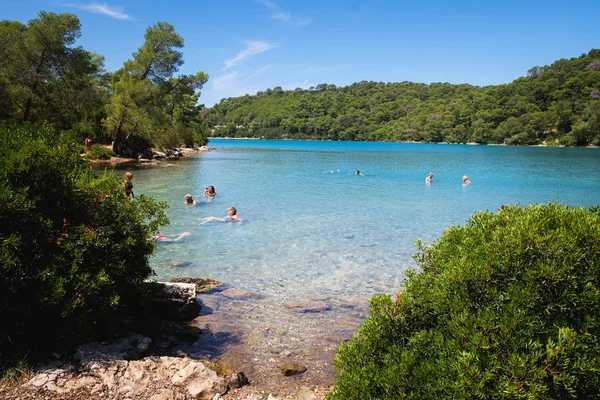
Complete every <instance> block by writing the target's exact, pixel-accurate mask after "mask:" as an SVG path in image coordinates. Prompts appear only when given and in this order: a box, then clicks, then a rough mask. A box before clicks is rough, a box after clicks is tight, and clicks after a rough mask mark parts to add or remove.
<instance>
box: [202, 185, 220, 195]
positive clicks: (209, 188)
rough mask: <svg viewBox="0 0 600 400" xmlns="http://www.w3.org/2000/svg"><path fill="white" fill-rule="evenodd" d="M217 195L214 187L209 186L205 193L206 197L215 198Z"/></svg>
mask: <svg viewBox="0 0 600 400" xmlns="http://www.w3.org/2000/svg"><path fill="white" fill-rule="evenodd" d="M216 195H217V192H215V187H214V186H209V187H207V188H206V190H205V191H204V197H215V196H216Z"/></svg>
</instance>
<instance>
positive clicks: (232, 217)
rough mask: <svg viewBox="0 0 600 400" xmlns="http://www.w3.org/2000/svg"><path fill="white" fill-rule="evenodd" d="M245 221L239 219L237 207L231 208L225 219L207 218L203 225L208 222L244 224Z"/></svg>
mask: <svg viewBox="0 0 600 400" xmlns="http://www.w3.org/2000/svg"><path fill="white" fill-rule="evenodd" d="M242 221H243V219H241V218H240V217H238V215H237V210H236V208H235V207H229V208H228V209H227V216H226V217H225V218H219V217H206V218H204V219H203V220H202V222H201V224H206V223H207V222H242Z"/></svg>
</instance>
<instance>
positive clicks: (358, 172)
mask: <svg viewBox="0 0 600 400" xmlns="http://www.w3.org/2000/svg"><path fill="white" fill-rule="evenodd" d="M354 174H355V175H359V176H364V175H363V174H361V173H360V171H359V170H356V172H355V173H354Z"/></svg>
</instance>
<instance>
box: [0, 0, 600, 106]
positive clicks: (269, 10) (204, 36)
mask: <svg viewBox="0 0 600 400" xmlns="http://www.w3.org/2000/svg"><path fill="white" fill-rule="evenodd" d="M39 11H48V12H55V13H63V12H68V13H72V14H75V15H77V16H78V17H79V19H80V21H81V25H82V29H81V37H80V38H79V39H78V41H77V45H80V46H82V47H83V48H84V49H85V50H87V51H93V52H96V53H99V54H101V55H103V56H104V57H105V66H106V69H107V70H108V71H116V70H118V69H119V68H121V67H122V66H123V63H124V62H125V61H127V60H128V59H131V58H132V54H133V53H134V52H135V51H137V49H138V48H139V47H140V46H142V44H143V43H144V33H145V31H146V29H147V28H148V27H150V26H152V25H154V24H156V23H157V22H162V21H164V22H168V23H170V24H172V25H173V26H174V27H175V31H176V32H177V33H178V34H180V35H181V36H182V37H183V39H184V42H185V47H184V48H183V49H182V52H183V59H184V61H185V64H184V65H183V66H182V67H181V68H180V70H179V71H178V74H193V73H196V72H198V71H203V72H205V73H207V74H208V75H209V80H208V82H207V83H206V84H205V85H204V87H203V88H202V94H201V98H200V101H199V102H200V103H202V104H205V105H206V106H207V107H212V106H213V105H214V104H215V103H218V102H220V101H221V99H223V98H228V97H236V96H241V95H245V94H251V95H253V94H256V92H258V91H264V90H266V89H267V88H271V89H272V88H274V87H276V86H281V87H282V88H283V89H285V90H292V89H295V88H297V87H300V88H303V89H308V88H309V87H311V86H316V85H318V84H320V83H327V84H335V85H337V86H346V85H350V84H352V83H354V82H359V81H363V80H367V81H376V82H402V81H411V82H424V83H431V82H449V83H453V84H459V83H469V84H472V85H478V86H486V85H496V84H503V83H510V82H512V81H513V80H514V79H516V78H518V77H520V76H524V75H526V73H527V70H529V69H530V68H532V67H534V66H542V65H548V64H551V63H552V62H554V61H556V60H558V59H561V58H567V59H568V58H572V57H578V56H580V55H581V54H583V53H587V52H588V51H589V50H591V49H592V48H600V30H598V26H599V25H598V24H599V22H598V16H599V15H600V1H598V0H581V1H579V0H573V1H557V0H546V1H539V0H520V1H513V0H504V1H489V0H479V1H462V0H454V1H449V0H446V1H434V0H421V1H406V0H395V1H394V0H390V1H385V0H364V1H355V0H348V1H338V0H329V1H328V0H303V1H291V0H239V1H228V0H212V1H208V0H187V1H178V0H171V1H164V0H163V1H158V0H145V1H140V0H110V1H107V2H103V1H95V0H91V1H89V0H81V1H80V0H64V1H61V0H2V1H1V2H0V20H5V19H6V20H15V21H21V22H23V23H27V21H29V20H31V19H33V18H36V16H37V14H38V12H39Z"/></svg>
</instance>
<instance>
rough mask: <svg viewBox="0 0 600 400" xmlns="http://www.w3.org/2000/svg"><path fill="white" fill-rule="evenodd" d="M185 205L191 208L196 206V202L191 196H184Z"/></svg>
mask: <svg viewBox="0 0 600 400" xmlns="http://www.w3.org/2000/svg"><path fill="white" fill-rule="evenodd" d="M185 204H189V205H192V206H195V205H196V200H195V199H194V198H193V197H192V195H191V194H186V195H185Z"/></svg>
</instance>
